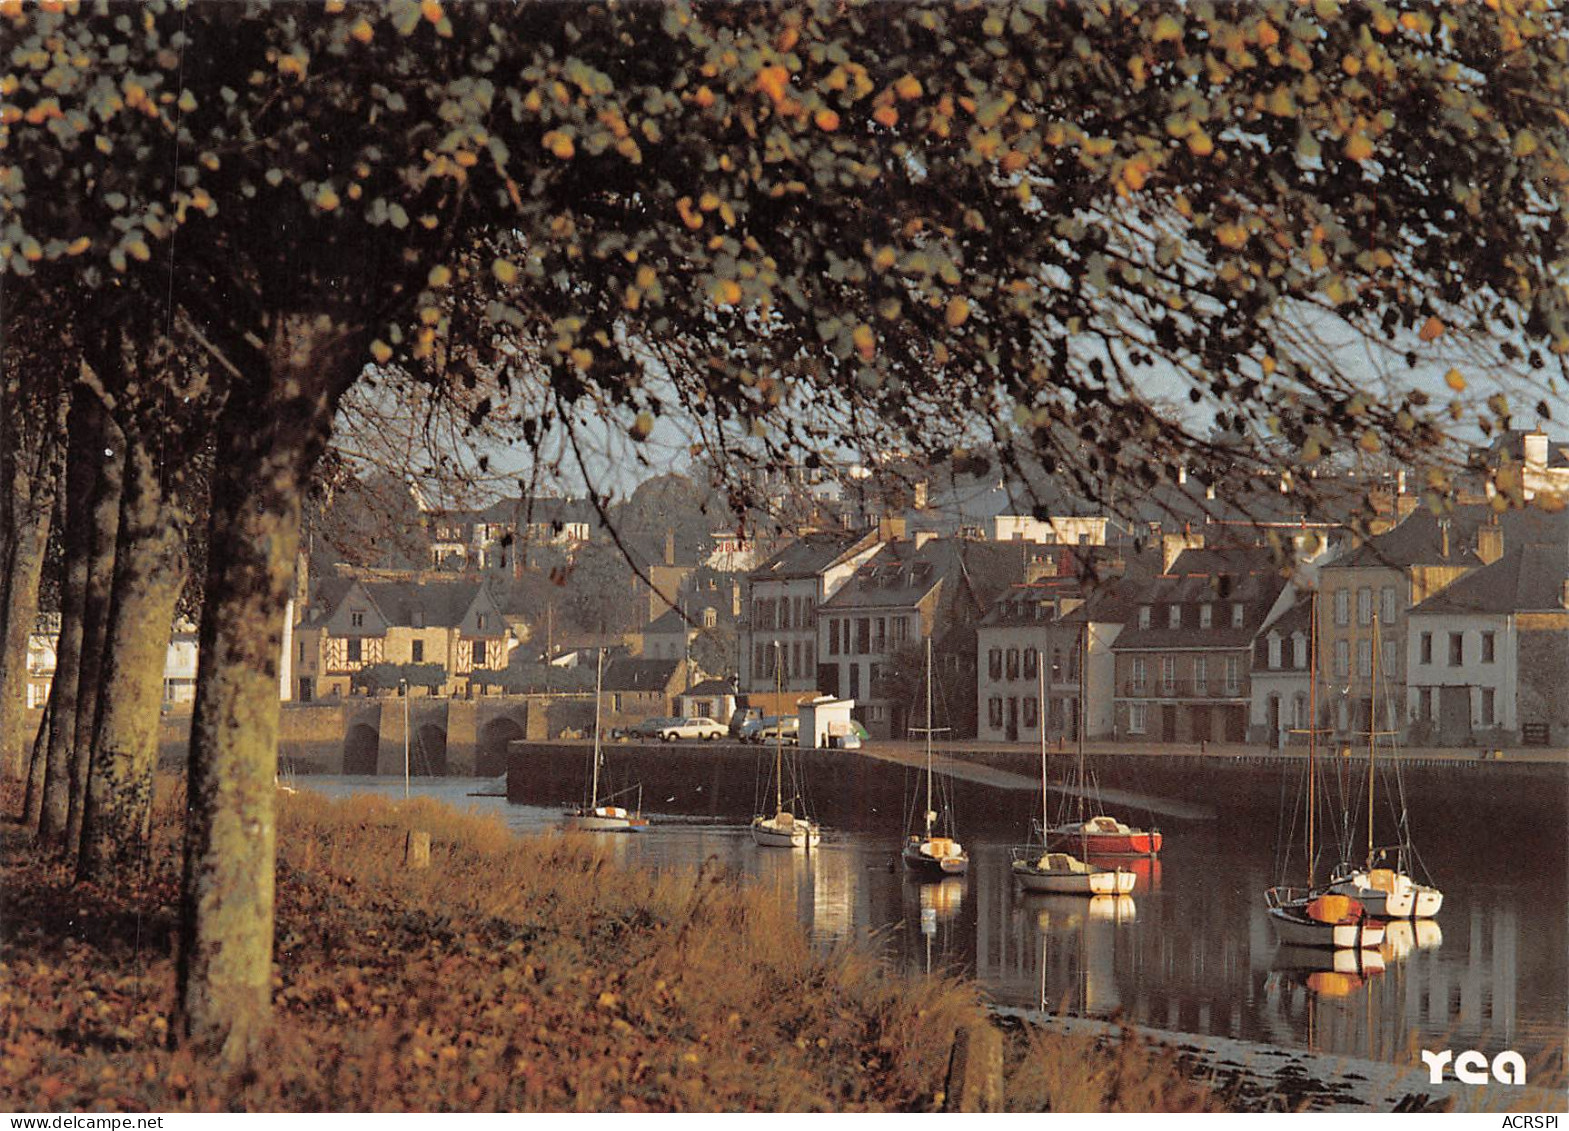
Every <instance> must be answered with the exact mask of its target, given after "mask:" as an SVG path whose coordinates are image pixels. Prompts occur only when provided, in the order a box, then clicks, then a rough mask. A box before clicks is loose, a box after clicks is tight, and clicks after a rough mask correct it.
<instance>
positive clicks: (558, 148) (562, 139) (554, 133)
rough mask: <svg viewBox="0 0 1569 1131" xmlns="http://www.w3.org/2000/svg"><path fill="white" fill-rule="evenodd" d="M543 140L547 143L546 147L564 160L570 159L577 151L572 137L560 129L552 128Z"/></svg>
mask: <svg viewBox="0 0 1569 1131" xmlns="http://www.w3.org/2000/svg"><path fill="white" fill-rule="evenodd" d="M541 140H542V141H543V142H544V143H545V148H546V149H548V150H550V152H551V153H553V154H555V155H556V156H557V157H559V158H561V160H563V161H566V160H569V159H570V158H571V157H572V155H573V154H574V153H576V152H577V149H576V147H575V146H573V144H572V139H571V138H570V137H568V136H567V135H566V134H564V133H562V132H561V131H560V130H550V131H549V132H548V133H546V134H545V136H544V137H543V138H542V139H541Z"/></svg>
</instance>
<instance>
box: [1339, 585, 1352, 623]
mask: <svg viewBox="0 0 1569 1131" xmlns="http://www.w3.org/2000/svg"><path fill="white" fill-rule="evenodd" d="M1335 623H1336V624H1338V625H1347V624H1350V623H1351V590H1349V589H1336V590H1335Z"/></svg>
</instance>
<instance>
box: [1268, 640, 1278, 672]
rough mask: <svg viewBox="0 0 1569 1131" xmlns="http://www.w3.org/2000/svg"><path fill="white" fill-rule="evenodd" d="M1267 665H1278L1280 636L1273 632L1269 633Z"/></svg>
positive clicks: (1272, 666)
mask: <svg viewBox="0 0 1569 1131" xmlns="http://www.w3.org/2000/svg"><path fill="white" fill-rule="evenodd" d="M1269 666H1270V667H1271V668H1278V667H1280V637H1278V636H1276V635H1275V634H1274V633H1273V632H1271V633H1270V634H1269Z"/></svg>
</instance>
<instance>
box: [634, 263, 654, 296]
mask: <svg viewBox="0 0 1569 1131" xmlns="http://www.w3.org/2000/svg"><path fill="white" fill-rule="evenodd" d="M658 281H659V276H658V274H656V273H655V271H654V269H653V268H652V267H647V266H644V267H639V268H638V269H637V285H638V287H639V288H640V289H642V290H645V291H646V290H648V289H649V288H650V287H652V286H653V285H654V284H655V283H656V282H658Z"/></svg>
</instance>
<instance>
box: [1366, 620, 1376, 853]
mask: <svg viewBox="0 0 1569 1131" xmlns="http://www.w3.org/2000/svg"><path fill="white" fill-rule="evenodd" d="M1377 720H1378V610H1377V609H1374V610H1373V683H1372V689H1371V691H1370V692H1369V693H1368V697H1367V867H1368V871H1370V872H1371V871H1372V870H1373V757H1374V754H1375V753H1376V750H1377V747H1378V737H1377V735H1378V721H1377Z"/></svg>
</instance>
